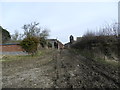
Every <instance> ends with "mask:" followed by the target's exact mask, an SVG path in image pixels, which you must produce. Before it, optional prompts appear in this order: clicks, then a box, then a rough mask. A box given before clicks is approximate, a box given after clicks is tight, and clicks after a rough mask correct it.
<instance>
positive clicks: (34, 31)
mask: <svg viewBox="0 0 120 90" xmlns="http://www.w3.org/2000/svg"><path fill="white" fill-rule="evenodd" d="M38 25H39V23H36V22H33V23H31V24H26V25H24V26H23V29H24V36H25V37H29V36H36V37H39V36H40V32H41V28H40V27H39V26H38Z"/></svg>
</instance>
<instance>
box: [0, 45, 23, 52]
mask: <svg viewBox="0 0 120 90" xmlns="http://www.w3.org/2000/svg"><path fill="white" fill-rule="evenodd" d="M1 47H2V52H17V51H24V50H23V49H22V47H21V46H20V45H0V48H1Z"/></svg>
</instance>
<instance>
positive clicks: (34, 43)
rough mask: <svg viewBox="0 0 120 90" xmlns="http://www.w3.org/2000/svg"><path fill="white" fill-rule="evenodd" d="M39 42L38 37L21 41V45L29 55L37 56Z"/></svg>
mask: <svg viewBox="0 0 120 90" xmlns="http://www.w3.org/2000/svg"><path fill="white" fill-rule="evenodd" d="M38 44H39V40H38V39H37V38H36V37H27V38H25V39H23V41H21V43H20V45H21V46H22V48H23V49H24V50H25V51H26V52H28V53H29V54H32V55H33V54H35V53H36V52H37V47H38Z"/></svg>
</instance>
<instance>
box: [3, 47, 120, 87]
mask: <svg viewBox="0 0 120 90" xmlns="http://www.w3.org/2000/svg"><path fill="white" fill-rule="evenodd" d="M108 68H109V67H104V66H102V65H100V64H99V63H97V62H95V61H94V60H88V59H86V58H84V57H82V56H81V55H77V54H75V53H74V52H71V51H69V50H66V49H65V50H62V51H61V52H60V51H53V52H50V53H48V54H47V55H44V56H42V57H41V56H40V57H39V58H36V59H35V60H19V61H12V62H4V63H3V88H6V87H7V88H13V87H16V88H21V87H23V88H104V87H105V88H118V87H119V85H118V84H119V82H118V78H119V77H118V72H117V70H116V71H114V69H112V68H109V69H108Z"/></svg>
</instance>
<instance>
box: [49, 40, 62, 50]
mask: <svg viewBox="0 0 120 90" xmlns="http://www.w3.org/2000/svg"><path fill="white" fill-rule="evenodd" d="M47 41H48V42H49V43H51V45H52V48H53V49H54V48H57V49H61V48H63V47H64V45H63V44H62V43H61V42H60V41H59V40H57V39H48V40H47Z"/></svg>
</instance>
